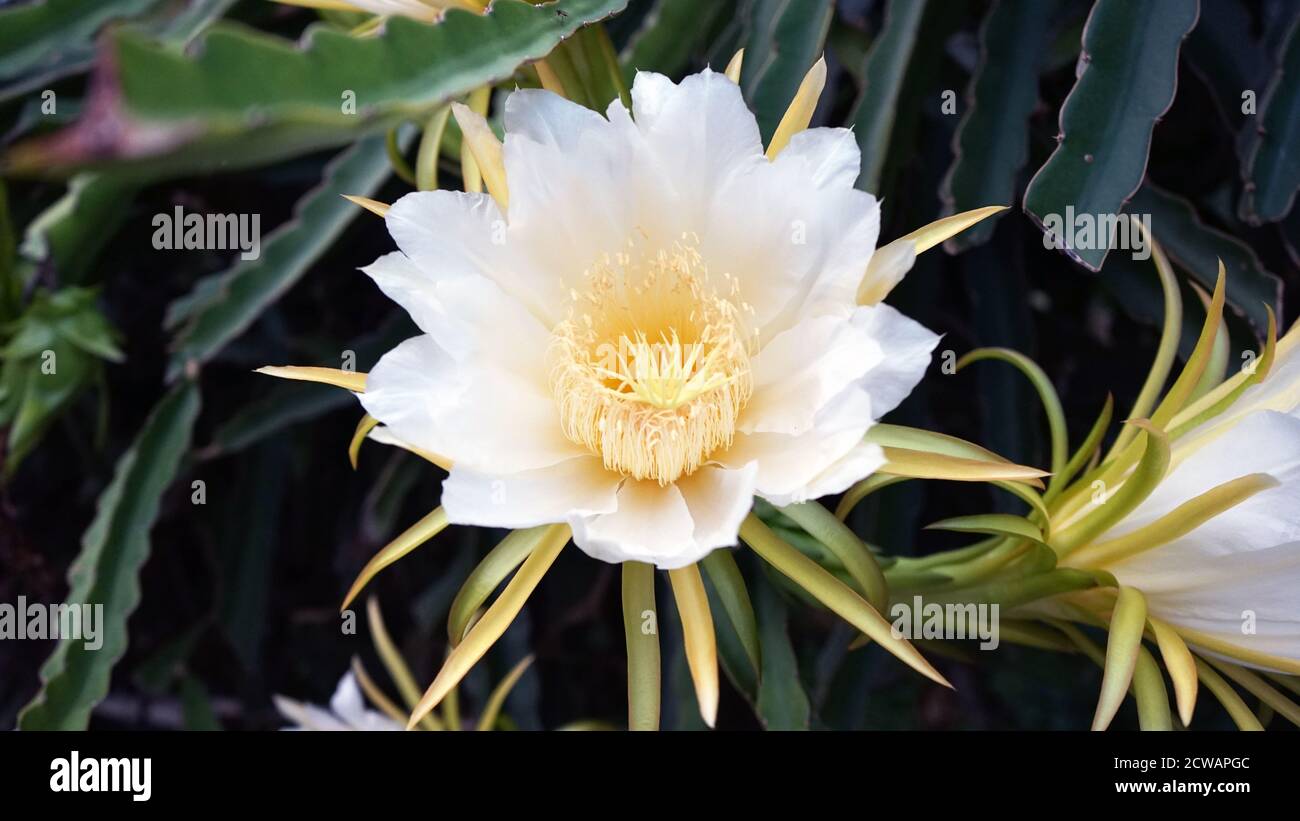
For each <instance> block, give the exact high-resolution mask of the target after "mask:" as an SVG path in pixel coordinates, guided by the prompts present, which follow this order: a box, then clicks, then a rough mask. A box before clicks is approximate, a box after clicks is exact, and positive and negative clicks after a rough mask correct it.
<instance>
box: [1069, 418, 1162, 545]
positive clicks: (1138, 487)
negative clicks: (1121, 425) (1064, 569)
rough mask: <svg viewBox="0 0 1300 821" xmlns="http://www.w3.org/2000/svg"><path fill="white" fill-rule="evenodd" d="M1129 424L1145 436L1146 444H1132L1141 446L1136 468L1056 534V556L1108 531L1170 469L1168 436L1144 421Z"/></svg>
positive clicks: (1149, 493) (1138, 440)
mask: <svg viewBox="0 0 1300 821" xmlns="http://www.w3.org/2000/svg"><path fill="white" fill-rule="evenodd" d="M1128 424H1130V425H1136V426H1138V427H1139V428H1141V429H1142V436H1143V437H1145V441H1143V439H1142V438H1139V439H1137V440H1135V442H1134V444H1135V445H1138V444H1141V445H1142V446H1143V450H1142V456H1141V457H1140V458H1139V459H1138V463H1137V466H1136V467H1135V468H1134V469H1133V472H1132V474H1130V475H1129V477H1128V478H1127V479H1125V480H1124V483H1123V484H1121V485H1120V486H1119V489H1118V490H1116V491H1115V492H1114V493H1107V494H1106V495H1104V496H1103V497H1101V498H1100V499H1099V500H1098V501H1096V502H1094V503H1092V504H1093V509H1092V510H1089V511H1088V512H1087V514H1086V515H1085V516H1084V517H1083V518H1082V519H1080V520H1078V521H1076V522H1074V523H1073V524H1070V525H1069V526H1067V527H1065V528H1062V529H1060V530H1057V531H1056V533H1055V535H1054V536H1053V537H1052V541H1051V544H1052V548H1053V549H1054V550H1056V552H1057V553H1058V554H1060V555H1062V556H1064V555H1066V554H1068V553H1069V552H1070V551H1072V550H1074V549H1075V548H1077V547H1079V546H1080V545H1084V544H1087V543H1088V542H1090V541H1092V540H1093V539H1095V538H1096V537H1098V536H1100V535H1101V534H1103V533H1105V532H1106V531H1107V530H1110V529H1111V528H1112V527H1113V526H1115V524H1117V523H1118V522H1119V521H1120V520H1121V519H1123V518H1124V517H1125V516H1127V515H1128V514H1129V513H1130V512H1132V510H1133V509H1134V508H1135V507H1137V506H1138V505H1139V504H1141V503H1142V501H1143V500H1144V499H1146V498H1147V497H1148V496H1150V495H1151V492H1152V491H1153V490H1155V489H1156V486H1157V485H1159V484H1160V480H1162V479H1163V478H1164V476H1165V473H1166V471H1168V470H1169V458H1170V455H1169V437H1168V436H1166V435H1165V433H1164V431H1162V430H1160V429H1159V428H1157V427H1155V426H1154V425H1152V424H1151V423H1150V422H1148V421H1147V420H1145V419H1134V420H1130V421H1129V422H1128Z"/></svg>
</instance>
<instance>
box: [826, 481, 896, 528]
mask: <svg viewBox="0 0 1300 821" xmlns="http://www.w3.org/2000/svg"><path fill="white" fill-rule="evenodd" d="M908 478H909V477H907V476H890V475H889V474H888V473H873V474H871V475H870V476H868V477H867V478H865V479H863V480H862V481H861V482H858V483H857V484H855V485H854V486H853V487H851V488H849V489H848V490H846V491H844V495H843V496H841V497H840V503H839V504H838V505H836V506H835V518H837V519H839V520H840V521H841V522H842V521H844V520H846V519H848V518H849V513H851V512H852V511H853V508H855V507H857V506H858V503H859V502H861V501H862V500H863V499H865V498H867V497H868V496H870V495H871V494H873V493H875V492H876V491H877V490H880V489H881V488H886V487H889V486H890V485H896V484H898V483H899V482H906V481H907V480H908Z"/></svg>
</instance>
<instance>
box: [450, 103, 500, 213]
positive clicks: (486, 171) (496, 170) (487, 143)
mask: <svg viewBox="0 0 1300 821" xmlns="http://www.w3.org/2000/svg"><path fill="white" fill-rule="evenodd" d="M451 113H452V116H454V117H455V118H456V125H458V126H460V133H461V137H462V139H464V141H465V142H464V144H465V145H468V146H469V151H470V154H472V155H473V157H474V163H475V164H476V165H477V166H478V169H479V173H480V174H482V175H483V184H484V185H486V186H487V190H488V193H489V194H491V195H492V199H494V200H496V201H497V205H498V206H500V207H501V210H502V212H504V211H505V210H506V209H507V208H508V207H509V205H510V189H509V188H508V187H507V185H506V165H505V160H504V159H503V158H502V151H501V141H500V140H499V139H497V135H496V134H494V133H492V127H491V126H490V125H488V122H487V120H486V119H484V118H483V115H481V114H479V113H477V112H475V111H472V110H471V109H470V108H469V107H468V106H466V105H465V104H464V103H452V104H451Z"/></svg>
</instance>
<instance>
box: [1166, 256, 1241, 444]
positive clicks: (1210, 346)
mask: <svg viewBox="0 0 1300 821" xmlns="http://www.w3.org/2000/svg"><path fill="white" fill-rule="evenodd" d="M1226 287H1227V286H1226V275H1225V273H1224V270H1223V260H1219V278H1218V280H1217V281H1216V282H1215V284H1214V296H1213V298H1212V299H1211V300H1210V305H1209V307H1207V308H1206V309H1205V324H1204V325H1202V326H1201V335H1200V336H1199V337H1197V339H1196V347H1195V348H1193V349H1192V353H1191V355H1190V356H1188V357H1187V364H1186V365H1184V366H1183V370H1182V372H1181V373H1179V374H1178V378H1177V379H1175V380H1174V384H1173V387H1171V388H1170V389H1169V393H1167V394H1165V398H1164V399H1162V400H1161V401H1160V404H1159V405H1158V406H1156V410H1155V413H1153V414H1151V424H1153V425H1155V426H1156V427H1159V428H1165V427H1167V426H1168V425H1169V422H1170V420H1172V419H1173V418H1174V415H1175V414H1177V413H1178V412H1179V411H1180V410H1182V409H1183V407H1184V406H1186V405H1187V403H1188V401H1189V400H1190V399H1191V397H1192V394H1193V392H1194V391H1195V390H1196V386H1197V385H1198V384H1200V382H1201V377H1202V376H1204V375H1205V370H1206V368H1208V367H1209V364H1210V360H1211V359H1212V358H1213V356H1214V340H1215V339H1216V338H1217V337H1218V335H1219V326H1220V324H1221V323H1222V321H1223V301H1224V298H1225V290H1226Z"/></svg>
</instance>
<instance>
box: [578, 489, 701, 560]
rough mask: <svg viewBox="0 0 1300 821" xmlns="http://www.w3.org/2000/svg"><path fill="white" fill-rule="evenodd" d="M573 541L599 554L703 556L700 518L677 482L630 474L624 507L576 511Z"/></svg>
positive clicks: (621, 504)
mask: <svg viewBox="0 0 1300 821" xmlns="http://www.w3.org/2000/svg"><path fill="white" fill-rule="evenodd" d="M569 524H570V526H572V528H573V543H574V544H576V545H577V546H578V547H579V548H581V549H582V551H583V552H584V553H586V554H587V555H588V556H591V557H592V558H593V559H600V560H601V561H605V562H611V563H614V564H617V563H620V562H628V561H635V562H648V563H651V564H654V565H655V566H656V567H660V568H674V567H683V566H685V565H688V564H690V563H691V562H693V561H696V560H697V559H699V558H701V557H702V556H703V555H704V553H707V552H708V551H703V552H699V551H697V549H696V548H695V544H694V532H695V520H694V519H693V518H691V511H690V508H688V507H687V506H686V500H685V499H684V498H682V494H681V491H679V490H678V489H677V487H676V485H664V486H660V485H659V483H657V482H648V481H637V480H635V479H628V480H627V481H625V482H624V483H623V486H622V487H621V488H619V491H618V509H617V510H615V511H614V512H612V513H605V514H600V515H597V516H575V517H573V518H572V519H571V520H570V522H569Z"/></svg>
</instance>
